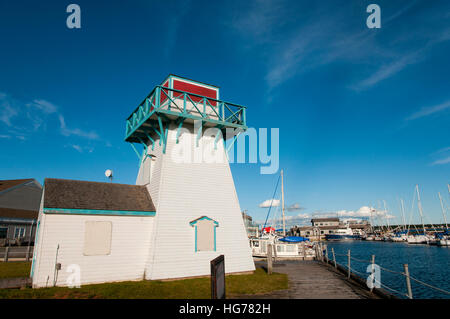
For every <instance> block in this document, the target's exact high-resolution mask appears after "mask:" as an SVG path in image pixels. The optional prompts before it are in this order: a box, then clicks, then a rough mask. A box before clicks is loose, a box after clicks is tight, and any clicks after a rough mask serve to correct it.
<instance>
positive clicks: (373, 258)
mask: <svg viewBox="0 0 450 319" xmlns="http://www.w3.org/2000/svg"><path fill="white" fill-rule="evenodd" d="M371 278H372V287H370V292H372V291H373V287H374V285H375V255H372V277H371Z"/></svg>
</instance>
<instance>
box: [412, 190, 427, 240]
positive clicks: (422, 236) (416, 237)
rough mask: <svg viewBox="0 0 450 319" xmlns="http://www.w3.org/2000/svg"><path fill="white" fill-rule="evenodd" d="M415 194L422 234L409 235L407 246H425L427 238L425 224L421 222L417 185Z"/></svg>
mask: <svg viewBox="0 0 450 319" xmlns="http://www.w3.org/2000/svg"><path fill="white" fill-rule="evenodd" d="M416 192H417V206H418V207H419V213H420V220H421V222H422V228H423V234H416V235H409V236H408V238H407V242H408V244H427V243H428V241H429V238H428V236H427V233H426V229H425V224H424V222H423V211H422V202H421V201H420V193H419V185H416Z"/></svg>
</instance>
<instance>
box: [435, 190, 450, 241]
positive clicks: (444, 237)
mask: <svg viewBox="0 0 450 319" xmlns="http://www.w3.org/2000/svg"><path fill="white" fill-rule="evenodd" d="M447 187H448V193H449V194H450V184H447ZM438 195H439V200H440V202H441V209H442V216H443V217H444V223H445V232H444V233H443V234H439V235H440V236H438V242H437V245H438V246H450V234H449V231H448V224H447V216H446V214H445V209H444V204H443V203H442V197H441V193H438Z"/></svg>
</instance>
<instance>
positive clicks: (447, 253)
mask: <svg viewBox="0 0 450 319" xmlns="http://www.w3.org/2000/svg"><path fill="white" fill-rule="evenodd" d="M327 246H328V256H329V258H330V259H332V258H333V257H332V254H331V248H334V251H335V253H336V261H337V263H339V264H341V265H343V266H345V267H347V260H348V258H347V256H344V255H346V254H347V251H348V250H350V251H351V257H353V258H356V259H358V260H361V261H358V260H354V259H352V260H351V264H350V265H351V269H352V270H355V271H356V272H357V275H359V276H360V277H364V278H367V276H369V272H367V266H369V262H370V260H371V256H372V255H375V264H377V265H379V266H380V267H382V268H386V269H389V270H392V271H394V272H398V273H402V272H403V270H404V269H403V264H408V266H409V273H410V276H411V277H413V278H415V279H418V280H420V281H423V282H425V283H427V284H430V285H432V286H435V287H438V288H441V289H444V290H446V291H450V248H449V247H438V246H429V245H409V244H407V243H401V242H400V243H396V242H382V241H362V240H355V241H341V242H327ZM380 281H381V283H382V285H385V286H388V287H389V288H391V289H392V290H391V291H390V290H389V289H386V290H387V291H390V292H391V293H393V294H395V295H397V296H398V297H402V298H406V297H405V294H406V292H407V288H406V280H405V277H404V276H402V275H400V274H397V273H392V272H388V271H385V270H383V269H381V278H380ZM411 286H412V293H413V298H421V299H428V298H432V299H450V295H447V294H445V293H442V292H439V291H436V290H434V289H431V288H429V287H426V286H423V285H421V284H419V283H417V282H415V281H411ZM383 288H385V287H383ZM401 294H402V295H401Z"/></svg>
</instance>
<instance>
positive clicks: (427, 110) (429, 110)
mask: <svg viewBox="0 0 450 319" xmlns="http://www.w3.org/2000/svg"><path fill="white" fill-rule="evenodd" d="M449 108H450V100H448V101H445V102H443V103H441V104H438V105H433V106H427V107H423V108H421V109H420V110H419V111H417V112H414V113H413V114H411V115H410V116H408V117H407V118H406V119H405V120H406V121H411V120H416V119H419V118H422V117H425V116H429V115H432V114H435V113H438V112H442V111H444V110H447V109H449Z"/></svg>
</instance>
